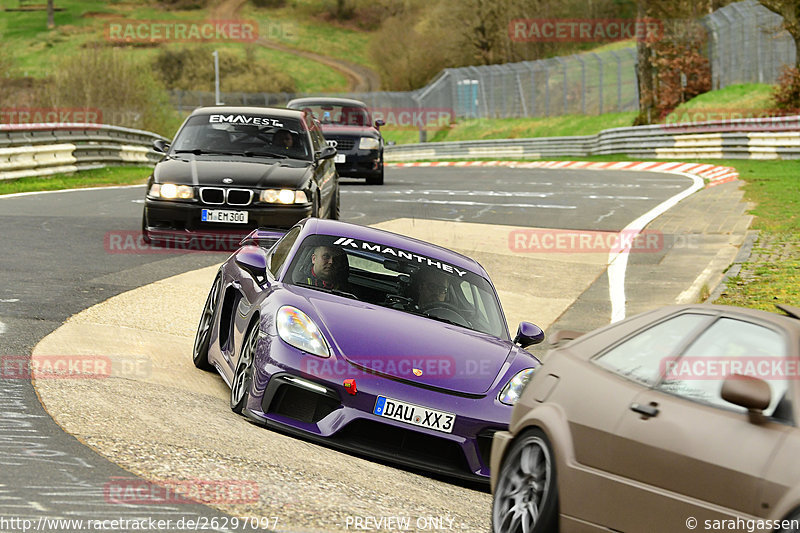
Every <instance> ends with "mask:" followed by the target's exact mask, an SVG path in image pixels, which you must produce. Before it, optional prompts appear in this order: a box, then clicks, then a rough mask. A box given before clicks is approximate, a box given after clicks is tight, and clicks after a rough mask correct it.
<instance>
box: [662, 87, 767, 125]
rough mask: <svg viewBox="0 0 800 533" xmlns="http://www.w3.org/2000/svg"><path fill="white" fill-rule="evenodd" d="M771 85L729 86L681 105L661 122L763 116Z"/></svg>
mask: <svg viewBox="0 0 800 533" xmlns="http://www.w3.org/2000/svg"><path fill="white" fill-rule="evenodd" d="M772 91H773V86H772V85H767V84H764V83H746V84H741V85H731V86H728V87H725V88H724V89H719V90H716V91H710V92H707V93H704V94H701V95H699V96H696V97H694V98H692V99H691V100H689V101H688V102H686V103H684V104H681V105H680V106H678V108H677V109H676V110H675V111H673V112H672V113H670V114H669V115H668V116H667V118H666V119H665V120H664V122H696V121H703V120H730V119H733V118H752V117H758V116H762V114H764V113H767V112H769V111H770V110H771V109H772V108H773V103H772Z"/></svg>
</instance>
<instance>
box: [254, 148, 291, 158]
mask: <svg viewBox="0 0 800 533" xmlns="http://www.w3.org/2000/svg"><path fill="white" fill-rule="evenodd" d="M244 155H246V156H247V157H277V158H278V159H289V156H288V155H286V154H274V153H272V152H251V151H250V150H248V151H246V152H244Z"/></svg>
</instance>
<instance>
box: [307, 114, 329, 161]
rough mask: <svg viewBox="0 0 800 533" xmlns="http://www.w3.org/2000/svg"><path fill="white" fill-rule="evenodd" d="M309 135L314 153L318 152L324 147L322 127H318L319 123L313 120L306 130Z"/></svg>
mask: <svg viewBox="0 0 800 533" xmlns="http://www.w3.org/2000/svg"><path fill="white" fill-rule="evenodd" d="M308 131H309V133H311V142H312V143H313V145H314V152H315V153H316V152H319V151H320V150H322V149H323V148H324V147H325V137H323V136H322V126H320V124H319V122H317V121H316V120H314V121H313V122H312V125H311V126H310V127H309V128H308Z"/></svg>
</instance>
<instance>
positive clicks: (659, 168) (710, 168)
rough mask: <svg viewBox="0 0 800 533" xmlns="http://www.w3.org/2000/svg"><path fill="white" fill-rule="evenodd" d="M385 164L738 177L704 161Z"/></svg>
mask: <svg viewBox="0 0 800 533" xmlns="http://www.w3.org/2000/svg"><path fill="white" fill-rule="evenodd" d="M386 165H387V166H389V167H398V168H402V167H509V168H558V169H561V168H571V169H581V170H639V171H643V170H646V171H650V172H685V173H687V174H692V175H694V176H698V177H700V178H703V179H704V180H706V181H707V182H708V183H707V185H706V187H711V186H713V185H719V184H721V183H727V182H729V181H733V180H736V179H739V173H738V172H737V171H736V169H735V168H733V167H720V166H717V165H709V164H707V163H681V162H666V163H664V162H654V161H619V162H613V161H430V162H424V163H387V164H386Z"/></svg>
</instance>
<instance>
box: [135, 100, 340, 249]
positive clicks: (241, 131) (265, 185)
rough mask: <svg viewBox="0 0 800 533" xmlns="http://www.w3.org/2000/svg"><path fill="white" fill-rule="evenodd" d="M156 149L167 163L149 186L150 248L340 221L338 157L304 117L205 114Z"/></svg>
mask: <svg viewBox="0 0 800 533" xmlns="http://www.w3.org/2000/svg"><path fill="white" fill-rule="evenodd" d="M154 148H155V149H156V150H157V151H160V152H163V153H164V157H163V159H162V160H161V161H160V162H159V163H158V164H157V165H156V167H155V168H154V169H153V174H152V176H150V179H149V180H148V182H147V194H146V197H145V206H144V214H143V217H142V234H143V238H144V240H145V241H146V242H151V241H164V240H172V239H175V238H176V236H181V235H185V236H187V237H190V236H191V235H192V234H195V233H203V234H205V233H216V232H226V233H227V232H235V233H242V234H246V233H248V232H249V231H250V230H252V229H254V228H257V227H268V228H289V227H291V226H292V225H294V224H295V223H296V222H297V221H299V220H301V219H303V218H305V217H308V216H315V217H321V218H332V219H336V218H338V217H339V176H338V174H337V172H336V167H335V163H334V159H333V158H334V157H335V155H336V149H335V148H332V147H329V146H327V145H326V143H325V139H324V137H323V136H322V131H321V128H320V124H319V122H318V121H317V120H315V119H314V118H313V116H311V115H310V114H307V113H305V112H303V111H295V110H289V109H280V108H268V107H203V108H199V109H197V110H195V111H194V112H193V113H192V114H191V115H190V116H189V118H187V119H186V121H185V122H184V123H183V125H182V126H181V128H180V129H179V130H178V133H177V135H176V136H175V139H174V141H173V142H172V143H171V144H170V143H167V142H165V141H156V142H155V143H154Z"/></svg>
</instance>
